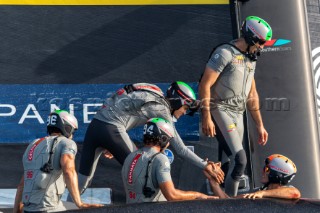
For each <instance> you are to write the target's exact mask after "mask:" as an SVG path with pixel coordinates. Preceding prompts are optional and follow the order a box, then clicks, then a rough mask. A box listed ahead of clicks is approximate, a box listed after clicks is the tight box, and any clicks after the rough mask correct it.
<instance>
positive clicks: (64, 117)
mask: <svg viewBox="0 0 320 213" xmlns="http://www.w3.org/2000/svg"><path fill="white" fill-rule="evenodd" d="M50 127H54V128H57V129H59V130H60V131H61V133H62V135H64V136H65V137H67V138H69V137H70V136H71V135H72V134H73V132H74V131H75V130H77V129H78V121H77V119H76V117H74V116H73V115H71V114H69V113H68V112H67V111H65V110H55V111H53V112H51V113H50V115H49V116H48V119H47V130H48V131H49V129H50Z"/></svg>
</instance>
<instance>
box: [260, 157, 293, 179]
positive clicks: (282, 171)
mask: <svg viewBox="0 0 320 213" xmlns="http://www.w3.org/2000/svg"><path fill="white" fill-rule="evenodd" d="M265 164H266V165H265V169H267V170H269V176H268V177H269V183H280V184H282V185H285V184H287V183H289V182H290V181H291V180H292V179H293V178H294V176H295V175H296V173H297V167H296V165H295V164H294V163H293V162H292V161H291V160H290V159H289V158H287V157H285V156H283V155H279V154H273V155H270V156H269V157H267V158H266V160H265Z"/></svg>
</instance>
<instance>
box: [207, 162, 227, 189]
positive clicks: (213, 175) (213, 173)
mask: <svg viewBox="0 0 320 213" xmlns="http://www.w3.org/2000/svg"><path fill="white" fill-rule="evenodd" d="M204 174H205V175H206V176H207V175H208V176H207V178H208V179H213V180H214V181H215V182H217V183H218V184H221V183H223V181H224V172H223V171H222V169H221V163H220V162H219V163H214V162H212V161H208V163H207V165H206V167H205V168H204Z"/></svg>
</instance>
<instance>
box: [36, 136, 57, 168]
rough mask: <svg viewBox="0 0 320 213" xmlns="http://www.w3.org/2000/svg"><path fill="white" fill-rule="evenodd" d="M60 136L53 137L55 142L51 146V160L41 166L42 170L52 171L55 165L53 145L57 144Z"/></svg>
mask: <svg viewBox="0 0 320 213" xmlns="http://www.w3.org/2000/svg"><path fill="white" fill-rule="evenodd" d="M58 137H59V136H57V137H55V138H54V139H53V142H52V144H51V148H50V152H49V160H48V162H47V163H45V164H44V165H43V166H42V167H41V168H40V170H41V171H43V172H45V173H50V172H51V171H52V170H53V166H52V155H53V147H54V145H55V144H56V142H57V140H58Z"/></svg>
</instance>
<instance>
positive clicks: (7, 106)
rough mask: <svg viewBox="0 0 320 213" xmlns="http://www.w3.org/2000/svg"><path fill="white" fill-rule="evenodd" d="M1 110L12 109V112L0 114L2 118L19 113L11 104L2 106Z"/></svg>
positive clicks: (0, 105)
mask: <svg viewBox="0 0 320 213" xmlns="http://www.w3.org/2000/svg"><path fill="white" fill-rule="evenodd" d="M0 108H10V109H11V112H7V113H0V116H11V115H14V114H15V113H16V111H17V110H16V107H15V106H13V105H11V104H0Z"/></svg>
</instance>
